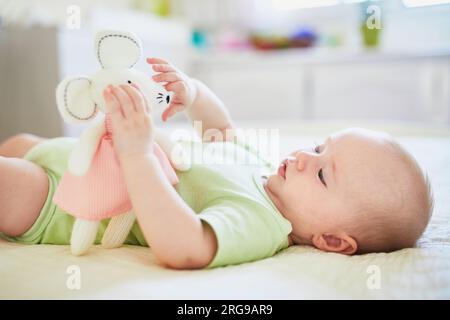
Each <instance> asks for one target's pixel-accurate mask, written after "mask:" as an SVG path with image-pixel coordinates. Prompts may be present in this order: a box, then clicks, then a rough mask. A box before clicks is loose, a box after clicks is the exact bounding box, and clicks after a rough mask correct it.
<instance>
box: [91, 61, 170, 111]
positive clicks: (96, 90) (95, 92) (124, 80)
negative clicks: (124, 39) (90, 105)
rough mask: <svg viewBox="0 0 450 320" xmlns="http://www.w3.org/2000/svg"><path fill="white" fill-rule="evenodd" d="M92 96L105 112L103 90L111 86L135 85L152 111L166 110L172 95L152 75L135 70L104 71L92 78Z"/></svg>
mask: <svg viewBox="0 0 450 320" xmlns="http://www.w3.org/2000/svg"><path fill="white" fill-rule="evenodd" d="M91 80H92V82H91V95H92V98H93V100H94V101H95V103H96V104H97V107H98V108H99V109H100V110H101V111H103V112H105V111H106V110H105V101H104V99H103V90H104V89H105V88H106V87H107V86H108V85H110V84H112V85H120V84H135V85H137V86H138V87H139V90H140V91H141V92H142V93H143V94H144V95H145V98H146V99H147V102H148V106H149V107H150V111H154V110H155V109H156V108H158V109H159V108H166V107H167V106H168V104H169V103H170V94H169V93H168V92H167V91H166V90H165V89H164V87H163V86H161V85H159V84H157V83H156V82H154V81H153V80H152V79H151V76H150V75H147V74H145V73H143V72H140V71H138V70H134V69H103V70H100V71H99V72H98V73H96V74H95V75H94V76H93V77H92V78H91Z"/></svg>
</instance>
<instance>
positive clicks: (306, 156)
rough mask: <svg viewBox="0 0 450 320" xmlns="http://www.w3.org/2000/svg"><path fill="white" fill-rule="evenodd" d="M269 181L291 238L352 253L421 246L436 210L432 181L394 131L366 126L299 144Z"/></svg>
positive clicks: (267, 188) (326, 248)
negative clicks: (312, 143)
mask: <svg viewBox="0 0 450 320" xmlns="http://www.w3.org/2000/svg"><path fill="white" fill-rule="evenodd" d="M265 189H266V191H267V193H268V195H269V197H270V198H271V199H272V201H273V202H274V203H275V205H276V206H277V208H278V209H279V210H280V212H281V213H282V214H283V216H284V217H285V218H286V219H288V220H289V221H290V222H291V224H292V228H293V230H292V233H291V238H290V240H291V241H292V242H293V243H297V244H309V245H313V246H315V247H317V248H318V249H321V250H324V251H330V252H340V253H344V254H354V253H367V252H389V251H393V250H398V249H402V248H407V247H413V246H414V245H415V243H416V240H417V239H418V238H419V237H420V236H421V235H422V233H423V231H424V230H425V227H426V226H427V224H428V221H429V219H430V216H431V212H432V207H433V201H432V195H431V190H430V185H429V182H428V180H427V178H426V177H425V176H424V174H423V173H422V171H421V169H420V168H419V166H418V164H417V163H416V161H415V160H414V158H413V157H412V156H411V155H410V154H409V153H408V152H406V151H405V150H404V149H403V148H402V147H401V146H400V145H399V144H397V143H396V142H395V141H394V140H393V139H392V138H391V137H390V136H388V135H386V134H384V133H380V132H375V131H370V130H365V129H359V128H353V129H347V130H344V131H341V132H338V133H336V134H333V135H331V136H330V137H329V138H328V139H327V140H326V141H325V142H324V143H323V144H321V145H319V146H317V147H315V148H314V147H313V148H309V149H301V150H297V151H295V152H293V153H292V154H291V156H290V157H289V158H288V159H286V160H284V161H283V162H282V163H281V164H280V167H279V169H278V172H277V173H276V174H274V175H272V176H270V177H269V178H268V180H267V183H266V185H265Z"/></svg>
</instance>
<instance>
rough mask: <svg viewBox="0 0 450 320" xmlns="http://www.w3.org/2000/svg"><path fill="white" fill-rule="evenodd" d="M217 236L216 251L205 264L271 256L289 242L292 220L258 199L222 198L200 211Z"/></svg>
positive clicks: (231, 262) (242, 261)
mask: <svg viewBox="0 0 450 320" xmlns="http://www.w3.org/2000/svg"><path fill="white" fill-rule="evenodd" d="M199 217H200V219H201V220H202V221H203V222H204V223H207V224H209V225H210V226H211V228H212V229H213V231H214V233H215V235H216V238H217V244H218V246H217V252H216V255H215V257H214V259H213V260H212V261H211V263H210V264H209V265H208V266H207V268H212V267H218V266H226V265H231V264H240V263H244V262H250V261H256V260H260V259H264V258H267V257H271V256H273V255H274V254H275V253H277V252H278V251H280V250H281V249H284V248H286V247H287V246H288V235H289V233H290V232H291V230H292V227H291V224H290V223H289V222H288V221H287V220H286V219H284V218H283V217H281V216H280V215H279V213H276V212H274V211H273V210H270V209H269V208H266V207H264V206H262V205H258V204H257V203H251V202H249V203H247V202H246V201H235V200H233V201H231V200H229V201H223V202H222V203H220V204H217V205H213V206H211V207H209V208H207V209H205V210H203V211H202V212H200V215H199Z"/></svg>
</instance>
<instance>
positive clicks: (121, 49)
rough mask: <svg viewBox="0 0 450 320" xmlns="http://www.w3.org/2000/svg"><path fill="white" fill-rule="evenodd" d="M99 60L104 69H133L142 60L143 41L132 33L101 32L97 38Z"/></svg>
mask: <svg viewBox="0 0 450 320" xmlns="http://www.w3.org/2000/svg"><path fill="white" fill-rule="evenodd" d="M95 50H96V53H97V59H98V62H99V63H100V65H101V66H102V68H103V69H109V68H132V67H133V66H134V65H135V64H136V63H137V62H138V61H139V59H140V58H141V55H142V44H141V40H139V38H138V37H136V36H135V35H134V34H132V33H130V32H123V31H100V32H98V33H97V35H96V36H95Z"/></svg>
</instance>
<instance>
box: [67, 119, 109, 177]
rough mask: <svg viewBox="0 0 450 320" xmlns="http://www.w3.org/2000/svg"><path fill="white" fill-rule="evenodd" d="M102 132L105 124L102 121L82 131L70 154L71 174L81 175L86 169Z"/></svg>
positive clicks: (69, 166)
mask: <svg viewBox="0 0 450 320" xmlns="http://www.w3.org/2000/svg"><path fill="white" fill-rule="evenodd" d="M104 133H105V124H104V122H103V121H100V122H99V123H97V124H96V125H95V126H93V127H91V128H88V129H86V130H85V131H84V132H83V134H82V135H81V137H80V139H79V141H78V143H77V145H76V146H75V148H74V149H73V151H72V153H71V154H70V158H69V163H68V169H69V171H70V172H71V173H72V174H74V175H79V176H81V175H83V174H85V173H86V172H87V171H88V169H89V167H90V165H91V162H92V159H93V157H94V155H95V152H96V151H97V147H98V144H99V141H100V138H101V137H102V136H103V134H104Z"/></svg>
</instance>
